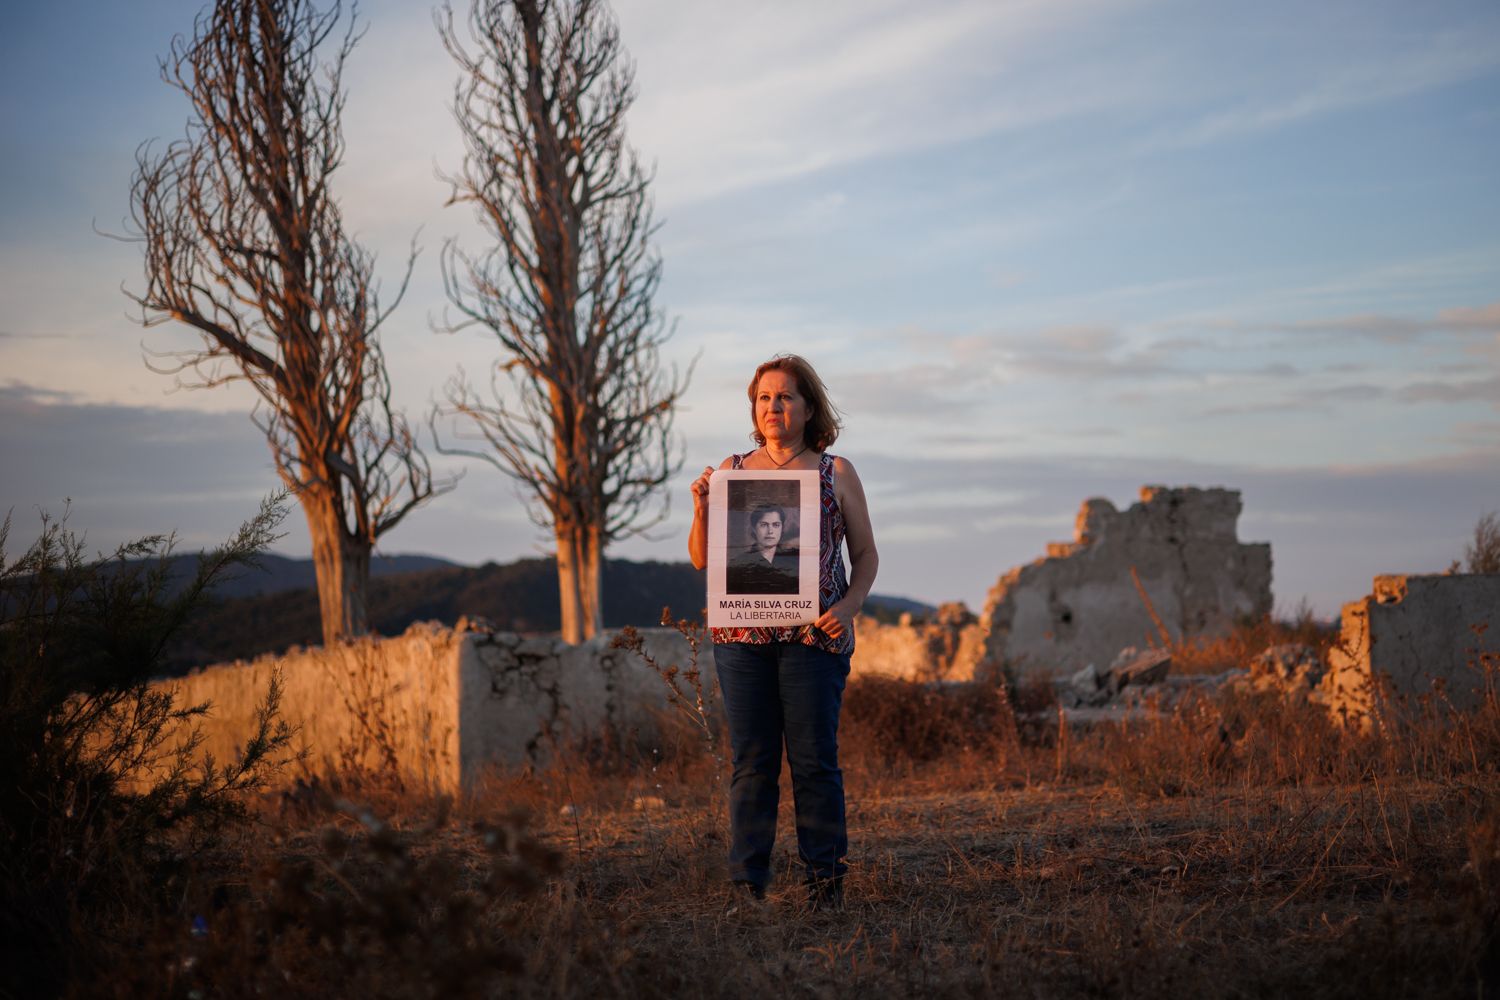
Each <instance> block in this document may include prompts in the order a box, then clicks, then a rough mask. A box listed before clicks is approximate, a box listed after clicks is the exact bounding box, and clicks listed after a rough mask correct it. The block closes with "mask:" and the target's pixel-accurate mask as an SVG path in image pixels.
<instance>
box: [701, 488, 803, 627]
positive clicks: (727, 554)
mask: <svg viewBox="0 0 1500 1000" xmlns="http://www.w3.org/2000/svg"><path fill="white" fill-rule="evenodd" d="M821 513H822V505H821V504H820V503H819V496H818V473H817V470H815V469H814V470H808V471H797V472H782V471H766V470H761V469H754V470H751V469H719V470H718V471H716V472H715V473H714V474H713V476H712V477H710V478H709V481H708V624H709V625H710V626H711V627H713V628H747V627H751V626H761V627H763V626H777V625H811V624H812V623H813V622H815V621H817V620H818V616H819V611H818V539H819V537H821V536H820V534H819V524H818V518H819V516H820V515H821Z"/></svg>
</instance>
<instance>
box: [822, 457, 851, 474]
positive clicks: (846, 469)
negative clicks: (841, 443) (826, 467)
mask: <svg viewBox="0 0 1500 1000" xmlns="http://www.w3.org/2000/svg"><path fill="white" fill-rule="evenodd" d="M823 461H825V462H830V463H832V464H833V471H834V474H835V475H839V476H852V475H855V472H854V463H853V462H851V461H849V460H848V459H847V458H845V457H844V456H843V455H835V454H832V453H831V452H826V451H825V452H824V453H823Z"/></svg>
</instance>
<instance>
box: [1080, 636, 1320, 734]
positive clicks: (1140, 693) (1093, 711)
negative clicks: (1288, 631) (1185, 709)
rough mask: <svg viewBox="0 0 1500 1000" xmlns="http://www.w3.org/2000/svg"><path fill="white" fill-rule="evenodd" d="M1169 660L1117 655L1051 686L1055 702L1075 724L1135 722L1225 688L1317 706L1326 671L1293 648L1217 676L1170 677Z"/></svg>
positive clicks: (1315, 657) (1306, 650)
mask: <svg viewBox="0 0 1500 1000" xmlns="http://www.w3.org/2000/svg"><path fill="white" fill-rule="evenodd" d="M1171 670H1172V654H1171V652H1170V651H1168V650H1164V649H1147V650H1140V649H1137V648H1135V647H1134V646H1127V647H1125V648H1124V649H1122V650H1120V653H1119V655H1118V656H1116V657H1115V659H1114V662H1112V663H1111V664H1110V665H1109V668H1108V669H1106V670H1103V671H1100V670H1099V669H1098V668H1096V667H1095V666H1094V665H1093V664H1089V665H1088V666H1086V667H1084V668H1083V669H1082V670H1080V671H1078V672H1077V673H1075V674H1073V675H1072V676H1070V677H1065V678H1059V679H1058V680H1056V681H1054V682H1053V683H1054V687H1055V689H1056V691H1057V701H1058V703H1059V704H1060V705H1061V706H1062V708H1063V709H1064V710H1065V711H1067V712H1068V713H1069V716H1070V717H1072V718H1075V719H1077V720H1079V721H1087V720H1091V719H1095V718H1099V719H1106V718H1113V717H1116V716H1135V715H1140V714H1143V713H1145V712H1148V711H1150V710H1156V711H1162V710H1166V709H1170V708H1172V707H1174V706H1175V705H1177V704H1178V703H1179V702H1181V701H1182V699H1183V698H1184V697H1185V696H1186V695H1187V694H1188V693H1189V692H1197V693H1199V694H1213V693H1215V692H1217V691H1219V690H1220V689H1223V688H1228V689H1230V690H1234V691H1237V692H1241V693H1245V694H1274V695H1278V696H1280V697H1281V698H1283V699H1285V700H1286V701H1287V702H1289V703H1291V702H1308V701H1311V702H1313V703H1316V704H1322V703H1324V702H1325V701H1326V699H1327V694H1326V692H1325V691H1324V690H1323V688H1325V687H1326V684H1324V683H1323V678H1324V676H1325V674H1326V668H1325V666H1324V664H1323V660H1322V658H1321V657H1320V656H1319V654H1318V651H1317V649H1316V648H1314V647H1312V646H1304V645H1297V644H1286V645H1280V646H1272V647H1270V648H1269V649H1266V650H1265V651H1264V652H1262V653H1260V654H1259V655H1257V656H1256V657H1255V658H1254V659H1253V660H1251V662H1250V665H1249V667H1248V668H1238V669H1230V670H1226V671H1224V672H1222V673H1218V674H1187V675H1184V674H1173V673H1172V672H1171Z"/></svg>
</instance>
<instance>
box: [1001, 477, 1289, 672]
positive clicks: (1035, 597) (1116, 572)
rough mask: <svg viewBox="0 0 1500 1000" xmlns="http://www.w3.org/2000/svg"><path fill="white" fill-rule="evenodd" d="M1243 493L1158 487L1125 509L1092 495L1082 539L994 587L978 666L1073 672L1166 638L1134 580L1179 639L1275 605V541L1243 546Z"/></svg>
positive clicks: (1217, 630) (1078, 535) (1221, 628)
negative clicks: (1239, 531) (1134, 577)
mask: <svg viewBox="0 0 1500 1000" xmlns="http://www.w3.org/2000/svg"><path fill="white" fill-rule="evenodd" d="M1240 510H1241V502H1240V494H1239V491H1238V490H1229V489H1221V488H1212V489H1199V488H1197V487H1177V488H1170V489H1169V488H1167V487H1164V486H1146V487H1143V488H1142V489H1141V499H1140V502H1139V503H1136V504H1133V505H1131V507H1130V508H1129V509H1128V510H1124V511H1120V510H1117V509H1116V508H1115V506H1114V505H1113V504H1112V503H1110V502H1109V501H1108V500H1105V499H1100V498H1095V499H1091V500H1086V501H1084V503H1083V505H1082V507H1081V508H1080V509H1079V511H1078V518H1077V521H1076V524H1075V527H1074V540H1073V541H1072V542H1058V543H1053V544H1051V545H1049V546H1048V547H1047V555H1046V556H1045V557H1044V558H1042V559H1038V560H1036V561H1035V562H1032V563H1028V564H1027V565H1025V566H1018V567H1016V568H1015V569H1012V570H1010V571H1009V572H1007V573H1006V574H1005V575H1004V576H1002V577H1001V578H1000V580H999V582H998V583H996V584H995V587H994V588H993V589H992V590H991V591H990V595H989V600H988V602H987V603H986V605H985V611H984V614H983V615H982V616H981V623H982V625H983V626H984V628H985V630H986V638H985V643H984V652H983V656H982V657H981V662H980V664H979V666H978V670H979V672H980V673H982V674H990V673H992V672H993V671H996V670H998V669H1000V668H1004V667H1008V668H1010V669H1012V670H1014V671H1016V672H1018V673H1022V674H1026V673H1042V674H1052V675H1057V674H1063V673H1072V672H1074V671H1076V670H1079V669H1081V668H1083V667H1085V666H1087V665H1089V664H1094V665H1095V666H1099V667H1102V666H1103V665H1106V664H1109V663H1110V662H1112V661H1113V660H1114V658H1115V655H1116V653H1118V652H1119V650H1120V649H1121V648H1122V647H1125V646H1131V645H1141V644H1143V643H1146V642H1148V640H1150V641H1155V640H1156V639H1157V630H1156V627H1155V626H1154V624H1153V623H1152V621H1151V618H1150V616H1149V614H1148V613H1147V611H1146V608H1145V606H1144V604H1143V602H1142V601H1141V598H1140V595H1139V593H1138V592H1137V590H1136V586H1135V583H1134V581H1133V580H1132V577H1131V570H1132V569H1134V570H1135V571H1136V573H1137V574H1138V575H1139V577H1140V583H1141V586H1142V587H1143V589H1144V590H1145V591H1146V593H1147V595H1148V596H1149V597H1150V599H1151V603H1152V605H1153V607H1154V608H1155V610H1156V613H1157V615H1158V616H1159V617H1160V618H1161V619H1162V621H1163V624H1164V625H1165V626H1166V628H1167V630H1168V631H1169V632H1170V633H1171V637H1172V640H1173V641H1174V642H1175V641H1178V640H1180V639H1183V638H1185V637H1189V636H1206V635H1217V634H1222V633H1224V632H1227V631H1228V629H1229V628H1230V627H1231V626H1232V625H1233V624H1234V622H1235V621H1236V620H1237V619H1239V618H1242V617H1246V616H1249V617H1256V618H1258V617H1261V616H1263V615H1267V614H1269V613H1270V611H1271V547H1270V545H1269V544H1266V543H1250V544H1246V543H1242V542H1240V541H1239V539H1238V537H1237V535H1236V530H1235V525H1236V522H1237V520H1238V519H1239V515H1240Z"/></svg>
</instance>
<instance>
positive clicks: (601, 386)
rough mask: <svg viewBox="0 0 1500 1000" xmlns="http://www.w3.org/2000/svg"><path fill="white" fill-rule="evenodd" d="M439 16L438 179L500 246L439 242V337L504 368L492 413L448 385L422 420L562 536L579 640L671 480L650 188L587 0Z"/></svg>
mask: <svg viewBox="0 0 1500 1000" xmlns="http://www.w3.org/2000/svg"><path fill="white" fill-rule="evenodd" d="M434 20H435V22H436V24H437V28H438V32H439V34H440V35H441V37H442V41H443V45H444V46H445V47H446V48H447V50H448V53H449V55H450V56H452V58H453V60H454V62H455V63H456V64H457V65H458V67H459V71H460V76H459V80H458V83H457V85H456V86H455V88H454V92H453V114H454V119H455V121H456V122H457V124H458V127H459V131H460V133H461V135H462V137H463V140H464V145H465V149H466V155H465V157H464V160H463V162H462V164H461V165H460V166H459V168H458V170H457V171H456V172H454V173H452V174H443V175H441V176H442V179H443V180H444V181H446V182H447V183H448V185H449V187H450V195H449V199H448V203H449V204H465V205H469V206H472V208H473V210H474V211H475V213H476V215H477V217H478V219H479V221H480V223H481V224H482V225H483V226H484V227H485V228H486V230H487V231H488V233H489V235H490V236H491V237H492V238H493V240H494V244H493V245H492V246H491V247H490V248H488V249H487V250H485V251H484V252H482V253H480V254H477V255H471V254H468V253H465V252H464V251H463V250H461V249H460V248H459V247H458V246H457V244H456V243H454V242H453V241H451V240H450V241H449V242H448V243H446V244H445V245H444V247H443V251H442V254H441V255H440V262H441V265H442V272H443V284H444V289H445V291H446V292H447V295H448V299H449V301H450V303H451V304H452V307H453V309H454V311H455V313H456V315H457V316H458V317H459V319H458V322H457V323H449V324H448V327H447V329H448V330H450V331H452V330H457V329H462V328H464V327H467V326H473V325H479V326H483V327H485V328H486V329H488V330H489V331H491V332H492V333H493V334H494V336H495V338H496V340H497V341H498V342H499V345H500V348H501V351H502V355H503V358H504V360H503V361H502V362H501V364H500V365H499V366H497V370H496V372H495V374H494V377H493V379H492V383H491V386H490V396H489V398H488V399H484V398H483V397H481V395H480V394H479V393H478V392H477V391H476V390H475V388H474V387H473V385H472V384H471V383H470V382H469V381H468V379H467V378H466V377H465V376H464V375H463V374H462V373H460V374H459V375H458V376H457V377H456V378H455V379H453V380H451V381H450V382H449V383H448V386H447V387H446V389H445V397H446V405H445V406H444V407H442V408H441V409H440V410H439V411H438V412H436V413H434V414H433V416H432V417H431V418H430V423H431V424H432V426H433V429H434V435H435V436H436V431H437V426H438V424H439V422H440V421H442V420H444V419H446V420H448V421H449V422H450V423H452V424H454V425H455V426H461V427H463V428H466V430H467V432H468V433H467V436H466V439H467V440H472V441H475V442H480V441H482V442H484V443H486V444H487V445H488V446H489V447H488V450H487V451H485V452H479V451H477V450H472V449H468V448H466V447H457V448H448V449H445V450H447V451H448V452H449V453H454V454H466V455H471V456H475V457H481V458H483V459H484V460H485V461H488V462H490V463H491V464H493V465H495V466H497V467H498V468H500V469H502V470H503V471H505V472H506V473H507V474H508V475H510V476H511V477H512V478H514V479H515V480H516V482H517V484H518V486H519V488H520V489H521V491H522V492H523V493H524V494H526V495H527V496H528V497H529V502H528V507H529V509H530V511H531V515H532V518H533V520H534V521H536V522H537V523H538V524H539V525H541V526H543V527H546V528H548V529H550V530H551V531H552V532H553V533H554V534H555V536H556V539H557V543H558V563H559V571H560V574H562V575H563V576H564V577H566V576H567V574H568V573H569V572H574V573H575V574H579V575H578V577H577V578H576V579H574V580H568V579H562V580H561V581H560V582H561V585H562V589H563V629H564V634H565V637H567V638H569V639H573V640H575V641H576V640H577V639H579V638H583V637H586V636H587V635H590V634H593V632H594V631H595V630H596V629H597V628H598V627H599V626H600V622H601V618H600V612H599V604H598V587H599V579H598V569H599V565H600V559H601V551H602V549H603V547H604V546H606V545H608V544H609V543H610V542H612V541H616V540H618V539H621V538H624V537H628V536H629V535H632V534H635V533H638V532H640V531H643V530H645V529H647V528H649V527H650V526H651V525H653V524H656V523H658V522H659V521H660V520H661V518H663V517H664V516H665V513H666V508H665V504H663V505H662V506H661V507H660V508H659V509H658V508H656V506H655V501H656V499H657V498H658V497H659V496H660V495H661V490H660V488H661V486H662V484H663V483H665V482H666V480H667V479H668V478H669V477H670V476H671V475H672V474H673V473H674V472H676V470H677V469H678V468H679V467H680V466H681V452H680V448H679V447H678V445H677V443H676V439H675V438H674V436H673V434H672V414H673V412H674V409H675V407H676V404H677V402H678V400H679V399H680V398H681V396H682V393H683V391H684V390H685V388H686V386H687V378H688V375H687V374H684V375H681V376H680V375H679V373H678V371H677V370H676V369H675V368H673V369H671V370H668V371H664V370H663V368H662V365H661V361H660V357H659V349H660V347H661V345H662V344H663V343H664V342H665V340H666V339H667V336H669V331H666V330H664V324H663V322H662V318H661V316H660V314H659V313H658V312H657V310H656V306H655V302H654V300H655V295H656V290H657V286H658V284H659V282H660V278H661V261H660V259H659V258H658V257H657V255H656V253H655V251H654V250H653V249H652V247H651V244H650V240H651V236H652V235H653V234H654V232H655V227H654V225H653V223H652V219H651V202H650V198H649V197H648V195H647V187H648V184H649V181H650V178H649V176H648V175H647V174H646V173H645V172H644V171H643V170H642V169H641V167H640V164H639V162H638V161H637V159H636V157H635V154H634V153H633V152H632V151H631V150H630V148H629V146H628V144H627V143H626V141H625V114H626V111H627V110H628V109H629V107H630V104H631V102H632V101H633V100H634V99H635V79H634V71H633V68H632V66H631V64H630V62H629V59H628V57H627V56H626V54H625V52H624V48H623V46H622V45H621V43H620V37H619V32H618V30H617V28H616V26H615V23H614V20H613V18H612V16H611V15H610V13H609V11H608V9H607V7H606V6H605V4H604V3H602V2H596V0H551V2H547V0H473V6H472V7H471V8H470V10H469V12H468V18H467V21H466V24H465V26H464V30H461V29H460V28H459V26H458V25H457V24H456V22H455V17H454V13H453V10H452V8H451V7H449V6H447V5H444V6H443V7H442V8H441V9H440V10H439V11H438V12H437V14H436V16H435V18H434ZM689 374H690V372H689ZM460 436H461V438H463V437H464V435H462V434H460ZM440 447H441V446H440ZM568 567H572V569H571V570H570V569H569V568H568ZM570 592H572V593H574V594H577V593H582V594H583V596H582V598H581V600H582V601H583V603H584V604H585V605H591V606H585V607H579V606H577V605H578V601H577V600H573V599H572V598H570ZM570 604H571V605H572V606H571V607H570ZM570 615H571V617H572V619H574V621H573V622H572V624H571V625H570ZM578 619H583V620H581V621H579V620H578ZM575 626H576V627H575Z"/></svg>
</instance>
